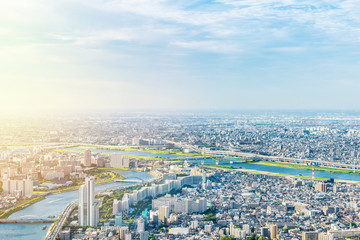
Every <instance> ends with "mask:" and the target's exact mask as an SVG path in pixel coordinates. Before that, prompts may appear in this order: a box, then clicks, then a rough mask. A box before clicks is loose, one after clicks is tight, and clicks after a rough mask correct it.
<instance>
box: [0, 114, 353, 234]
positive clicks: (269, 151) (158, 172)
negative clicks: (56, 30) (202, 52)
mask: <svg viewBox="0 0 360 240" xmlns="http://www.w3.org/2000/svg"><path fill="white" fill-rule="evenodd" d="M8 122H9V123H11V124H8V125H2V127H1V133H2V134H1V142H2V143H3V147H2V148H1V154H0V156H1V160H2V163H1V179H2V195H1V198H0V207H1V215H0V218H1V219H0V223H1V224H0V235H2V234H3V236H7V237H9V238H10V239H16V238H18V239H21V238H20V237H19V236H18V235H17V234H18V233H16V229H17V228H18V227H20V229H22V230H21V231H25V232H24V234H27V235H28V238H27V239H61V240H67V239H259V238H261V239H304V240H308V239H310V240H313V239H324V240H325V239H329V240H333V239H344V238H357V237H358V236H360V229H358V228H357V226H358V224H360V213H359V209H360V208H359V198H360V195H359V193H360V186H359V184H358V183H359V182H360V169H359V167H360V163H359V162H358V152H359V142H358V140H357V139H359V136H358V135H359V124H360V115H359V114H358V113H356V112H345V113H344V112H341V113H339V112H321V113H314V112H297V113H287V112H238V113H235V112H233V113H227V114H224V113H221V112H220V113H215V112H214V113H198V114H193V113H182V114H174V113H166V114H150V113H141V114H134V113H123V114H119V113H117V114H113V115H112V114H109V115H103V116H102V118H98V117H93V116H91V115H88V116H72V117H68V118H65V117H59V118H58V119H57V120H56V121H55V120H54V119H53V118H52V119H51V120H46V119H42V120H41V121H39V122H37V121H36V120H31V121H28V122H29V123H30V124H29V126H28V127H27V131H25V132H22V135H21V137H19V136H18V132H19V131H18V128H19V127H23V126H22V125H18V124H17V122H16V120H14V121H8ZM24 226H26V228H28V229H26V230H24V229H23V227H24ZM8 228H10V229H15V230H14V232H12V233H7V232H6V229H8ZM20 229H19V231H20Z"/></svg>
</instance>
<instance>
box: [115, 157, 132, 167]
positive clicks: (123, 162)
mask: <svg viewBox="0 0 360 240" xmlns="http://www.w3.org/2000/svg"><path fill="white" fill-rule="evenodd" d="M110 166H111V167H112V168H129V167H130V159H129V158H128V157H124V156H123V155H121V154H112V155H111V157H110Z"/></svg>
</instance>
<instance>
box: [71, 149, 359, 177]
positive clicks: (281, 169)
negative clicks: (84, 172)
mask: <svg viewBox="0 0 360 240" xmlns="http://www.w3.org/2000/svg"><path fill="white" fill-rule="evenodd" d="M68 150H77V151H84V150H85V149H80V148H68ZM91 151H92V152H104V153H120V154H125V155H126V154H127V155H136V156H146V157H162V158H169V159H185V158H186V157H184V156H178V155H174V154H161V153H148V152H137V151H131V152H130V151H119V150H107V149H91ZM189 158H190V159H194V158H193V157H189ZM201 161H204V164H213V165H215V164H216V160H215V159H201V158H198V159H197V160H189V162H190V163H196V164H201ZM219 165H224V166H230V160H228V161H226V160H225V161H224V160H222V159H219ZM232 166H234V167H241V168H243V169H250V170H258V171H266V172H271V173H283V174H291V175H302V176H309V177H311V175H312V171H311V170H304V169H296V168H289V167H276V166H268V165H261V164H253V163H239V162H234V163H233V164H232ZM315 177H319V178H334V179H339V180H350V181H359V182H360V175H357V174H346V173H331V172H321V171H316V172H315Z"/></svg>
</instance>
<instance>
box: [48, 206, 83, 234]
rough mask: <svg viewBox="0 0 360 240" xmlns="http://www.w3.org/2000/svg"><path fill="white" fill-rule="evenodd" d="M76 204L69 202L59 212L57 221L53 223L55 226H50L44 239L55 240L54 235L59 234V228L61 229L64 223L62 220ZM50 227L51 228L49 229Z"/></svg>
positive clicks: (64, 219)
mask: <svg viewBox="0 0 360 240" xmlns="http://www.w3.org/2000/svg"><path fill="white" fill-rule="evenodd" d="M76 206H77V203H76V202H72V203H70V204H69V205H68V206H67V207H66V208H65V209H64V210H63V211H62V213H61V214H60V218H59V221H58V222H57V223H56V222H55V223H53V224H55V227H53V225H51V226H50V228H49V232H48V233H47V234H46V237H45V240H55V239H56V237H57V236H58V235H59V233H60V230H61V229H62V226H63V225H64V222H65V221H66V219H67V218H68V217H69V216H70V214H71V212H72V211H73V210H74V208H75V207H76ZM51 229H53V230H52V231H51Z"/></svg>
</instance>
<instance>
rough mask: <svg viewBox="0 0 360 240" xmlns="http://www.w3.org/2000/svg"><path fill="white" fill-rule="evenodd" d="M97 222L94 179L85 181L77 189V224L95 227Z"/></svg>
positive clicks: (97, 206)
mask: <svg viewBox="0 0 360 240" xmlns="http://www.w3.org/2000/svg"><path fill="white" fill-rule="evenodd" d="M98 222H99V204H98V202H97V201H95V177H93V176H91V177H89V178H86V179H85V184H84V185H82V186H81V187H80V188H79V224H80V225H81V226H97V223H98Z"/></svg>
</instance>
